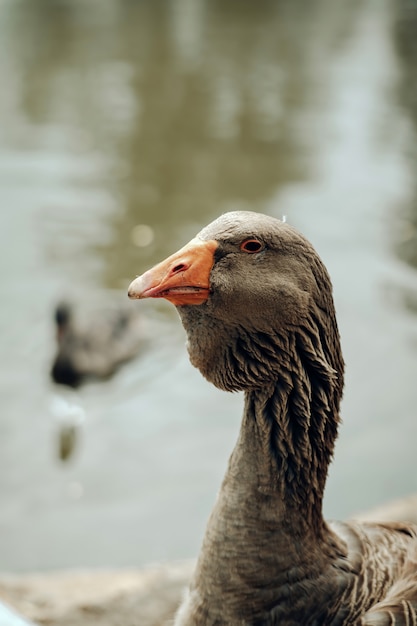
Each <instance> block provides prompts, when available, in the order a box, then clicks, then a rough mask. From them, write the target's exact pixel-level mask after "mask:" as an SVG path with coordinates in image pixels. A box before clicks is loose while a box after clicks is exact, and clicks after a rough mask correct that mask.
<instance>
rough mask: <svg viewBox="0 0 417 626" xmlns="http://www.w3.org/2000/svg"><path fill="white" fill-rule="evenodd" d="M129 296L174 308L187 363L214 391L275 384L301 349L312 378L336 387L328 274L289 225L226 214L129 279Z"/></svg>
mask: <svg viewBox="0 0 417 626" xmlns="http://www.w3.org/2000/svg"><path fill="white" fill-rule="evenodd" d="M128 294H129V297H130V298H148V297H151V298H165V299H166V300H169V301H170V302H172V303H173V304H174V305H175V306H176V307H177V310H178V312H179V315H180V317H181V320H182V323H183V325H184V328H185V330H186V333H187V337H188V342H187V347H188V352H189V355H190V360H191V362H192V364H193V365H195V366H196V367H197V368H198V369H199V370H200V371H201V373H202V374H203V375H204V376H205V377H206V378H207V379H208V380H209V381H210V382H212V383H214V384H215V385H216V386H217V387H219V388H221V389H225V390H228V391H238V390H245V391H249V390H253V389H257V388H262V387H265V385H268V384H273V383H274V382H275V381H276V380H277V378H278V377H279V372H280V370H281V368H282V366H283V364H285V362H286V361H287V360H288V359H292V358H294V356H295V355H294V354H293V352H294V351H300V350H301V351H303V352H304V353H306V355H307V357H308V360H310V362H311V361H314V362H315V368H314V369H315V375H321V376H323V377H325V378H327V379H335V380H336V379H337V380H338V383H337V385H336V386H337V388H338V392H339V393H340V392H341V385H342V377H343V361H342V356H341V351H340V344H339V335H338V331H337V324H336V318H335V312H334V305H333V298H332V286H331V282H330V278H329V275H328V273H327V271H326V269H325V267H324V265H323V263H322V262H321V260H320V258H319V256H318V255H317V253H316V252H315V250H314V248H313V246H312V245H311V244H310V243H309V242H308V241H307V240H306V239H305V238H304V237H303V236H302V235H301V234H300V233H299V232H298V231H296V229H294V228H293V227H291V226H290V225H288V224H287V223H284V222H282V221H280V220H278V219H275V218H273V217H270V216H267V215H264V214H259V213H255V212H251V211H234V212H229V213H225V214H224V215H222V216H220V217H219V218H218V219H216V220H215V221H214V222H212V223H211V224H209V225H208V226H206V227H205V228H204V229H203V230H202V231H201V232H200V233H199V234H198V235H197V236H196V237H195V238H194V239H193V240H192V241H191V242H190V243H189V244H187V245H186V246H184V247H183V248H181V250H179V251H178V252H176V253H175V254H173V255H171V256H170V257H169V258H167V259H166V260H165V261H163V262H162V263H159V264H158V265H156V266H155V267H154V268H152V269H151V270H149V271H147V272H145V274H143V275H142V276H139V277H138V278H136V279H135V280H134V281H133V282H132V283H131V285H130V287H129V291H128ZM306 334H307V338H306ZM303 337H304V339H303ZM276 338H279V339H280V348H279V349H277V347H276V346H277V343H276V341H275V339H276ZM307 353H309V354H307ZM313 353H315V354H313Z"/></svg>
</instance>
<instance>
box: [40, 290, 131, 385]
mask: <svg viewBox="0 0 417 626" xmlns="http://www.w3.org/2000/svg"><path fill="white" fill-rule="evenodd" d="M80 309H81V307H78V309H77V310H76V312H75V311H74V306H72V305H70V304H69V303H68V302H61V303H59V304H58V305H57V307H56V309H55V326H56V341H57V353H56V355H55V358H54V362H53V365H52V369H51V377H52V379H53V380H54V381H55V382H56V383H59V384H61V385H67V386H69V387H78V386H79V385H81V384H82V383H84V382H87V381H88V380H94V379H95V380H97V379H98V380H106V379H108V378H110V377H111V376H112V375H113V374H114V373H115V372H116V370H117V369H118V368H119V367H120V365H122V363H125V362H127V361H129V360H131V359H132V358H134V357H135V356H136V355H137V354H138V352H139V351H140V349H141V347H142V345H143V327H142V321H141V319H140V318H139V316H138V314H137V312H136V311H135V310H133V309H132V308H131V307H129V308H128V307H122V306H114V307H113V308H111V307H107V308H103V307H100V308H97V309H95V310H89V311H83V310H80Z"/></svg>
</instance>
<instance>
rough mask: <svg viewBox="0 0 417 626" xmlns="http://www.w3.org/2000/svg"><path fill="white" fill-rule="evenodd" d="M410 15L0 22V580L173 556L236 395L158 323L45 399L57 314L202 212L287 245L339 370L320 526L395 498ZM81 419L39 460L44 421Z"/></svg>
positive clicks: (403, 11)
mask: <svg viewBox="0 0 417 626" xmlns="http://www.w3.org/2000/svg"><path fill="white" fill-rule="evenodd" d="M416 28H417V7H416V4H415V3H414V2H411V0H396V1H395V2H394V0H392V2H389V0H375V1H372V0H366V1H364V2H349V1H348V0H345V1H341V2H338V3H335V2H332V1H331V0H311V1H310V2H306V1H305V0H292V1H291V2H290V1H288V0H279V1H276V0H261V1H260V2H256V3H254V2H252V1H250V0H243V1H241V2H239V3H235V2H230V1H226V2H219V1H218V0H212V1H211V2H209V0H172V1H171V2H165V1H163V0H143V1H141V2H133V1H131V0H71V1H70V0H37V1H36V2H33V0H1V1H0V80H1V85H2V89H1V94H0V120H1V122H0V238H1V245H0V260H1V263H0V272H1V285H2V306H1V311H0V322H1V328H2V334H1V349H2V352H1V353H2V365H1V377H0V390H1V412H0V433H1V437H0V502H1V507H0V569H2V570H11V571H27V570H34V569H36V570H38V569H50V568H59V567H81V566H125V565H142V564H145V563H149V562H152V561H161V560H166V559H175V558H184V557H192V556H194V555H196V553H197V551H198V547H199V544H200V541H201V537H202V533H203V531H204V527H205V522H206V519H207V516H208V514H209V512H210V509H211V506H212V504H213V502H214V499H215V496H216V492H217V490H218V487H219V484H220V480H221V477H222V475H223V472H224V470H225V467H226V463H227V459H228V455H229V453H230V451H231V449H232V446H233V444H234V441H235V439H236V436H237V432H238V428H239V420H240V414H241V411H242V397H241V396H240V395H228V394H225V393H222V392H220V391H217V390H216V389H214V388H213V387H212V386H210V385H209V384H208V383H207V382H206V381H204V380H203V379H202V377H201V376H200V374H199V373H198V372H197V371H195V370H193V368H192V367H191V365H190V364H189V362H188V359H187V355H186V351H185V347H184V333H183V330H182V328H181V325H180V322H179V320H178V318H177V315H176V312H175V309H174V307H171V306H170V305H169V304H168V303H165V302H162V303H157V304H155V303H152V302H144V303H136V304H137V306H138V307H140V308H141V312H142V314H143V317H144V325H145V327H146V328H147V329H148V330H147V332H148V340H147V342H146V344H145V345H144V349H143V352H142V353H141V354H140V356H139V357H138V358H137V359H135V360H134V361H133V362H131V363H130V364H128V365H126V366H125V367H124V368H123V369H121V370H120V372H119V373H118V374H117V375H116V376H115V377H114V378H113V379H112V380H110V381H108V382H106V383H95V384H90V385H86V386H85V387H83V388H81V389H80V390H79V391H77V392H72V391H71V390H69V391H65V390H62V389H60V388H58V387H57V386H54V385H53V384H52V383H51V382H50V380H49V368H50V364H51V360H52V358H53V354H54V349H55V348H54V330H53V323H52V315H53V313H52V312H53V308H54V305H55V303H56V302H57V301H58V299H60V298H61V297H62V296H68V297H72V296H74V295H77V297H81V299H82V300H83V301H84V302H95V301H99V300H100V299H103V297H104V299H106V298H108V299H109V300H110V299H112V300H113V301H114V300H115V299H116V300H120V301H121V302H122V301H123V302H124V301H125V298H126V288H127V285H128V284H129V282H130V280H131V279H132V278H133V277H134V276H135V275H136V274H138V273H141V272H142V271H143V270H145V269H147V268H148V267H149V266H151V265H152V264H153V263H154V262H156V261H158V260H161V259H162V258H164V257H165V256H166V255H167V254H169V253H171V252H173V251H175V250H176V249H177V248H178V247H179V246H181V245H183V244H184V243H186V242H187V241H188V240H189V239H190V238H191V237H192V236H193V235H194V234H195V233H196V232H197V231H198V230H199V229H200V228H201V227H202V226H203V225H205V224H206V223H207V222H208V221H210V220H211V219H213V218H214V217H216V216H217V215H218V214H220V213H221V212H223V211H225V210H230V209H235V208H243V209H251V210H255V211H261V212H267V213H270V214H272V215H275V216H277V217H281V216H282V215H286V217H287V220H288V221H289V222H290V223H291V224H293V225H295V226H296V227H298V228H299V229H301V230H302V231H303V232H304V233H305V234H306V235H307V237H308V238H309V239H311V241H312V242H313V243H314V245H315V246H316V248H317V249H318V251H319V252H320V254H321V256H322V258H323V260H324V261H325V263H326V264H327V266H328V268H329V271H330V274H331V276H332V279H333V282H334V288H335V299H336V306H337V311H338V316H339V325H340V330H341V334H342V344H343V348H344V354H345V359H346V362H347V387H346V392H345V397H344V402H343V420H344V421H343V426H342V428H341V432H340V436H339V440H338V444H337V447H336V455H335V460H334V462H333V464H332V465H331V468H330V474H329V481H328V485H327V489H326V497H325V512H326V514H327V515H329V516H331V517H345V516H349V515H353V514H354V513H355V512H357V511H361V510H364V509H367V508H369V507H371V506H374V505H377V504H379V503H382V502H384V501H385V500H387V499H391V498H395V497H399V496H402V495H405V494H407V493H409V492H412V491H415V490H416V489H417V461H416V453H415V442H416V435H417V411H416V406H417V384H416V380H417V377H416V373H417V317H416V313H417V272H416V266H417V193H416V169H417V168H416V163H417V161H416V145H417V143H416V133H417V88H416V84H417V71H416V67H417V64H416V61H417V44H416V38H415V32H416V30H415V29H416ZM60 400H61V402H68V403H69V404H70V405H71V406H77V407H79V408H80V411H81V412H82V413H83V415H84V421H83V423H82V424H81V425H80V427H79V442H78V446H77V447H76V449H75V451H74V454H73V456H72V458H70V459H69V460H68V461H67V462H65V463H63V462H62V461H61V460H60V459H59V455H58V434H59V423H58V421H57V417H56V414H55V413H56V411H54V407H56V405H57V402H59V401H60Z"/></svg>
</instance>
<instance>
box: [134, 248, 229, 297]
mask: <svg viewBox="0 0 417 626" xmlns="http://www.w3.org/2000/svg"><path fill="white" fill-rule="evenodd" d="M217 246H218V244H217V242H216V241H214V240H210V241H203V240H201V239H197V238H196V239H192V240H191V241H190V243H188V244H187V245H186V246H184V247H183V248H181V250H178V252H175V254H172V255H171V256H170V257H168V258H167V259H165V261H162V262H161V263H158V265H155V266H154V267H153V268H152V269H150V270H148V271H147V272H145V273H144V274H142V276H138V277H137V278H135V280H134V281H133V282H132V283H131V284H130V287H129V290H128V296H129V298H138V299H139V298H165V299H166V300H169V301H170V302H172V304H175V305H176V306H181V305H184V304H202V303H203V302H206V300H207V298H208V297H209V293H210V272H211V268H212V267H213V264H214V252H215V250H216V248H217Z"/></svg>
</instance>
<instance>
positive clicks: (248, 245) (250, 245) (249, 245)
mask: <svg viewBox="0 0 417 626" xmlns="http://www.w3.org/2000/svg"><path fill="white" fill-rule="evenodd" d="M263 247H264V244H263V243H262V242H261V241H258V239H246V241H243V242H242V243H241V244H240V249H241V250H242V251H243V252H249V254H255V252H260V251H261V250H262V249H263Z"/></svg>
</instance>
